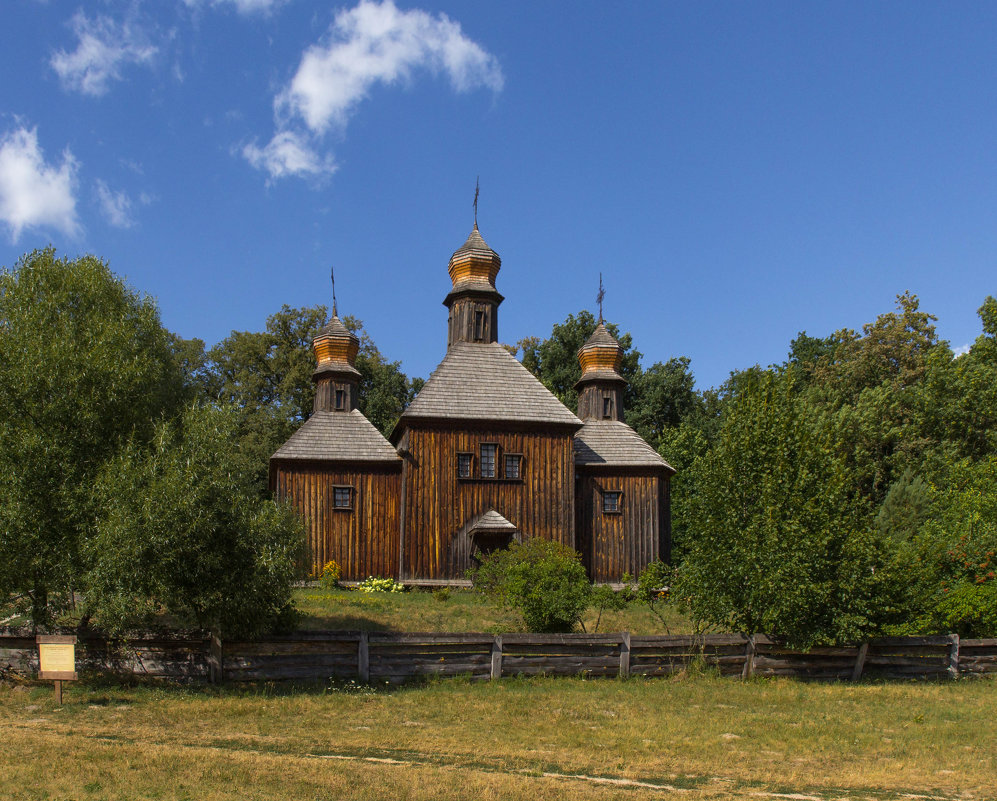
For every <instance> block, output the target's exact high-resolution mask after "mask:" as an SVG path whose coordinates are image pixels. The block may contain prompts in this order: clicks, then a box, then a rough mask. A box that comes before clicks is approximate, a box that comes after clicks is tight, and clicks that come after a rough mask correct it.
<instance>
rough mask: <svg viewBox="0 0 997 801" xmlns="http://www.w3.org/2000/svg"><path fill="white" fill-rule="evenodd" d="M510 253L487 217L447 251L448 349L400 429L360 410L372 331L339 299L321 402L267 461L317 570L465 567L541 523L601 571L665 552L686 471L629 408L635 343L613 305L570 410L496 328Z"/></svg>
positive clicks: (417, 574)
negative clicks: (620, 329) (626, 369)
mask: <svg viewBox="0 0 997 801" xmlns="http://www.w3.org/2000/svg"><path fill="white" fill-rule="evenodd" d="M501 264H502V260H501V259H500V258H499V255H498V254H497V253H496V252H495V251H494V250H492V249H491V248H490V247H489V246H488V245H487V244H486V243H485V240H484V239H483V238H482V237H481V234H480V233H479V231H478V226H477V223H475V225H474V229H473V230H472V231H471V235H470V236H469V237H468V238H467V241H466V242H465V243H464V244H463V245H462V246H461V247H460V248H459V249H458V250H457V251H456V252H455V253H454V254H453V256H451V258H450V263H449V268H448V269H449V273H450V280H451V283H452V288H451V290H450V293H449V294H448V295H447V296H446V299H445V300H444V301H443V302H444V305H445V306H446V307H447V309H448V310H449V321H448V335H447V353H446V355H445V356H444V358H443V361H442V362H440V365H439V366H438V367H437V368H436V370H435V371H434V372H433V374H432V375H431V376H430V377H429V380H428V381H427V382H426V384H425V386H423V388H422V390H421V391H420V392H419V394H418V395H417V396H416V398H415V399H414V400H413V401H412V403H411V404H410V405H409V407H408V408H407V409H406V410H405V412H404V413H403V414H402V416H401V418H400V419H399V421H398V423H397V424H396V425H395V428H394V431H392V433H391V436H390V438H388V439H385V438H384V437H383V436H382V435H381V433H380V432H379V431H378V430H377V429H376V428H375V427H374V426H373V425H372V424H371V423H370V422H369V421H368V420H367V419H366V418H365V417H364V416H363V414H361V413H360V411H359V410H358V409H357V388H358V382H359V380H360V374H359V372H358V371H357V370H356V368H355V367H354V363H355V359H356V355H357V349H358V345H359V343H358V341H357V338H356V337H355V336H354V335H353V334H351V333H350V332H349V331H348V330H347V329H346V327H345V326H344V325H343V324H342V322H341V321H340V320H339V318H338V317H337V316H336V310H335V308H334V309H333V316H332V319H331V320H330V321H329V323H328V324H327V325H326V326H325V327H324V328H322V330H321V331H319V333H318V335H317V336H316V337H315V340H314V350H315V357H316V361H317V366H316V369H315V373H314V376H313V377H314V380H315V383H316V392H315V407H314V412H313V414H312V416H311V417H309V418H308V420H306V421H305V423H304V424H303V425H302V426H301V428H300V429H298V431H296V432H295V433H294V435H293V436H292V437H291V438H290V439H289V440H288V441H287V442H286V443H284V445H283V446H281V447H280V449H278V450H277V452H276V453H275V454H274V455H273V457H272V458H271V461H270V477H271V488H272V489H273V490H274V492H275V493H276V494H277V496H278V497H281V498H290V499H291V501H292V502H293V504H294V505H295V506H296V507H297V508H298V509H299V510H300V512H301V514H302V515H303V517H304V519H305V522H306V525H307V530H308V545H309V553H310V560H311V570H312V573H313V574H316V575H317V574H318V573H320V572H321V570H322V566H323V565H324V564H325V563H326V562H328V561H329V560H333V559H334V560H335V561H336V562H337V563H339V565H340V567H341V569H342V576H343V579H344V580H362V579H364V578H366V577H367V576H392V577H394V578H396V579H399V580H401V581H404V582H406V583H412V584H427V585H431V584H446V583H453V582H460V581H462V580H464V579H465V576H466V573H467V570H468V569H469V568H470V567H472V566H473V564H474V559H475V555H476V554H478V553H479V552H480V553H488V552H490V551H492V550H495V549H496V548H502V547H505V546H507V545H508V544H509V543H511V542H513V541H522V540H525V539H529V538H532V537H541V538H544V539H548V540H556V541H558V542H561V543H563V544H565V545H569V546H571V547H572V548H574V549H576V550H577V551H579V552H580V553H581V554H582V558H583V561H584V564H585V567H586V569H587V570H588V572H589V575H590V577H591V578H592V580H593V581H597V582H616V581H619V580H620V578H621V577H622V576H623V575H624V574H626V573H629V574H631V575H633V576H636V575H637V574H638V573H639V572H640V571H641V569H642V568H643V567H644V566H645V565H647V564H648V562H651V561H653V560H655V559H664V560H667V559H668V557H669V545H670V534H671V531H670V517H669V494H668V493H669V479H670V477H671V476H672V475H673V474H674V472H675V471H674V470H673V469H672V467H671V466H670V465H668V463H667V462H665V460H664V459H662V458H661V457H660V456H659V455H658V454H657V452H655V451H654V449H653V448H651V447H650V446H649V445H648V444H647V443H646V442H644V440H642V439H641V438H640V437H639V436H638V435H637V434H636V432H634V430H633V429H632V428H630V427H629V426H628V425H626V423H624V422H623V390H624V388H625V387H626V381H625V380H624V379H623V377H622V376H621V375H620V373H619V370H620V364H621V360H622V356H623V349H622V348H621V347H620V345H619V343H618V342H617V341H616V340H615V339H614V338H613V336H612V335H611V334H610V333H609V331H608V330H607V329H606V327H605V326H604V325H603V324H602V322H601V320H600V322H599V325H598V327H597V328H596V330H595V332H594V333H593V334H592V336H591V337H590V338H589V340H588V341H587V342H586V343H585V345H584V346H583V347H582V348H581V350H580V351H579V353H578V358H579V361H580V363H581V367H582V377H581V379H580V380H579V381H578V384H577V385H576V388H577V389H578V391H579V400H578V414H577V415H575V414H573V413H572V412H571V411H570V410H569V409H568V408H567V407H565V406H564V405H563V404H562V403H561V402H560V401H559V400H558V399H557V398H556V397H555V396H554V395H553V394H552V393H551V392H550V391H549V390H548V389H547V388H546V387H544V386H543V384H541V383H540V382H539V381H538V380H537V379H536V377H534V376H533V374H531V373H530V372H529V371H528V370H527V369H526V368H525V367H523V365H522V364H520V362H519V361H518V360H516V358H515V357H513V356H512V355H511V354H510V353H509V352H508V351H507V350H506V349H505V348H503V347H502V346H501V345H500V344H499V342H498V308H499V305H500V304H501V303H502V300H503V298H502V295H500V294H499V292H498V290H497V289H496V288H495V279H496V276H497V275H498V272H499V268H500V266H501Z"/></svg>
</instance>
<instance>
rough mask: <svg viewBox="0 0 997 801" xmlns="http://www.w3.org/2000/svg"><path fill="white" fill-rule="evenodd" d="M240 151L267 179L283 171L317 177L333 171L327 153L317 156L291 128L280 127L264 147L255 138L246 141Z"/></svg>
mask: <svg viewBox="0 0 997 801" xmlns="http://www.w3.org/2000/svg"><path fill="white" fill-rule="evenodd" d="M242 155H243V156H245V158H246V160H247V161H249V163H250V164H252V165H253V166H254V167H256V168H257V169H258V170H264V171H265V172H267V173H268V174H269V175H270V179H271V180H274V179H277V178H283V177H284V176H286V175H301V176H313V177H320V176H323V175H332V173H334V172H335V171H336V164H335V162H334V161H333V159H332V157H331V156H319V155H318V153H316V152H315V151H314V150H313V149H312V147H311V146H310V145H309V143H308V142H307V141H306V140H305V139H304V138H302V137H301V136H300V135H299V134H296V133H294V132H293V131H280V132H279V133H277V134H276V135H275V136H274V138H273V139H271V140H270V142H269V143H268V144H267V145H266V146H265V147H258V146H257V145H256V143H255V142H253V143H251V144H248V145H246V146H245V147H243V148H242Z"/></svg>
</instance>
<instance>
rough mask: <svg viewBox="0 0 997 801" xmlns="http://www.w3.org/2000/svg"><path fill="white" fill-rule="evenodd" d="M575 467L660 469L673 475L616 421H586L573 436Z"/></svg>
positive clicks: (640, 441)
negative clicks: (576, 465)
mask: <svg viewBox="0 0 997 801" xmlns="http://www.w3.org/2000/svg"><path fill="white" fill-rule="evenodd" d="M575 464H578V465H591V466H593V467H598V466H605V467H660V468H663V469H665V470H667V471H668V472H669V473H674V472H675V468H673V467H672V466H671V465H670V464H668V462H666V461H665V460H664V459H662V458H661V456H660V455H659V454H658V452H657V451H656V450H654V448H652V447H651V446H650V445H648V444H647V443H646V442H645V441H644V440H642V439H641V438H640V436H639V435H638V434H637V432H636V431H634V430H633V429H632V428H631V427H630V426H628V425H627V424H626V423H623V422H620V421H619V420H589V421H587V422H586V423H585V425H584V426H582V428H581V430H580V431H577V432H576V433H575Z"/></svg>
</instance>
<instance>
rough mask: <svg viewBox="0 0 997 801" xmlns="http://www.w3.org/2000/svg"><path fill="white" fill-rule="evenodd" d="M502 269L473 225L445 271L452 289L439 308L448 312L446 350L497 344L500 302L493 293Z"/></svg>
mask: <svg viewBox="0 0 997 801" xmlns="http://www.w3.org/2000/svg"><path fill="white" fill-rule="evenodd" d="M501 266H502V259H500V258H499V255H498V253H496V252H495V251H494V250H492V249H491V248H490V247H488V244H487V243H486V242H485V240H484V239H483V238H482V236H481V233H480V232H479V231H478V223H477V222H475V223H474V229H473V230H472V231H471V234H470V236H468V237H467V241H466V242H465V243H464V244H463V245H461V246H460V248H458V249H457V250H456V251H455V252H454V254H453V255H452V256H451V257H450V264H449V265H448V266H447V271H448V272H449V273H450V280H451V282H453V288H452V289H451V290H450V294H448V295H447V296H446V298H445V299H444V301H443V305H444V306H446V307H447V308H448V309H449V310H450V317H449V325H448V329H447V350H449V349H450V348H451V347H452V346H453V344H454V343H455V342H483V343H489V342H498V307H499V304H500V303H501V302H502V301H503V300H504V298H503V297H502V296H501V295H500V294H499V293H498V290H497V289H495V276H497V275H498V271H499V268H500V267H501Z"/></svg>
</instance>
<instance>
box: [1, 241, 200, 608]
mask: <svg viewBox="0 0 997 801" xmlns="http://www.w3.org/2000/svg"><path fill="white" fill-rule="evenodd" d="M182 398H183V373H182V371H181V370H180V368H179V365H178V360H177V358H176V353H175V349H174V339H173V337H172V336H171V335H170V334H169V333H168V332H167V331H166V330H165V329H164V328H163V326H162V325H161V324H160V321H159V314H158V312H157V310H156V307H155V304H154V303H153V301H152V300H151V299H150V298H148V297H145V296H143V295H140V294H139V293H137V292H135V291H134V290H132V289H130V288H129V287H127V286H126V285H125V284H124V283H123V282H122V281H121V280H119V279H118V278H117V277H115V276H114V275H113V274H112V273H111V271H110V269H108V267H107V265H106V264H105V263H104V262H102V261H101V260H99V259H97V258H95V257H93V256H83V257H81V258H77V259H65V258H59V257H57V256H56V253H55V251H54V250H53V249H48V250H40V251H35V252H33V253H30V254H27V255H26V256H24V257H23V258H22V259H21V260H20V261H18V263H17V264H16V265H15V266H14V268H13V269H11V270H7V269H4V270H0V408H2V409H3V414H0V597H7V598H9V597H11V596H13V597H16V598H17V599H19V601H20V602H21V603H22V604H24V605H25V606H27V607H29V608H30V612H31V616H32V618H33V619H34V621H35V622H36V624H44V623H46V622H47V621H48V619H49V617H50V615H51V613H52V611H53V608H54V607H56V606H58V603H59V601H60V599H63V600H64V599H66V598H68V597H70V596H69V592H70V591H71V590H73V589H74V588H76V587H78V586H79V580H80V578H81V575H82V573H83V571H84V562H83V558H82V554H81V550H82V546H83V543H84V541H85V540H86V539H87V537H89V536H90V535H91V533H92V528H93V522H94V520H95V519H97V518H98V517H99V515H100V511H101V510H100V507H99V505H97V504H95V502H94V499H93V497H92V492H91V488H92V486H93V482H94V480H95V478H96V476H97V474H98V473H99V472H100V470H101V469H102V467H103V466H104V464H106V462H107V461H108V460H109V459H111V458H112V457H113V456H114V455H115V454H116V453H117V451H118V450H119V449H120V448H121V447H122V445H123V444H124V443H125V442H126V441H128V440H129V438H134V439H137V440H142V439H147V438H148V437H149V436H150V435H151V433H152V430H153V427H154V425H155V422H156V420H157V419H160V418H162V417H164V416H169V415H172V414H174V413H175V412H176V411H177V409H178V408H179V405H180V403H181V402H182Z"/></svg>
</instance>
